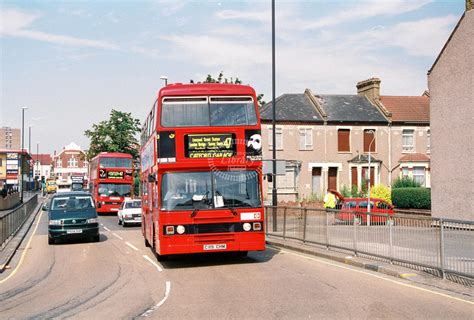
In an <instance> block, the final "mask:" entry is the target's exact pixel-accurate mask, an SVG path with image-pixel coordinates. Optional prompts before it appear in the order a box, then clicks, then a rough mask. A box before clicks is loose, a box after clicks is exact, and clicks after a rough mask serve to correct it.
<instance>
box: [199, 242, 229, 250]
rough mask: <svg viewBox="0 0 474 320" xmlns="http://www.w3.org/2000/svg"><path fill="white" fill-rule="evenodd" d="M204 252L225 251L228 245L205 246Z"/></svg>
mask: <svg viewBox="0 0 474 320" xmlns="http://www.w3.org/2000/svg"><path fill="white" fill-rule="evenodd" d="M203 249H204V250H225V249H227V245H226V244H225V243H221V244H205V245H204V248H203Z"/></svg>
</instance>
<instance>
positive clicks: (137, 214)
mask: <svg viewBox="0 0 474 320" xmlns="http://www.w3.org/2000/svg"><path fill="white" fill-rule="evenodd" d="M117 215H118V224H119V225H123V226H124V227H125V226H126V225H129V224H140V223H142V200H140V199H125V200H124V201H123V203H122V205H121V206H120V209H119V211H118V213H117Z"/></svg>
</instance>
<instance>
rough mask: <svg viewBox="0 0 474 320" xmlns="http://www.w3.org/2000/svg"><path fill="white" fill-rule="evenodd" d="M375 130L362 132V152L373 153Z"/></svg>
mask: <svg viewBox="0 0 474 320" xmlns="http://www.w3.org/2000/svg"><path fill="white" fill-rule="evenodd" d="M375 145H376V141H375V130H373V129H366V130H364V152H369V147H370V152H375Z"/></svg>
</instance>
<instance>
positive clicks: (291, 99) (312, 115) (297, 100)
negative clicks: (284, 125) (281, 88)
mask: <svg viewBox="0 0 474 320" xmlns="http://www.w3.org/2000/svg"><path fill="white" fill-rule="evenodd" d="M272 106H273V104H272V102H269V103H267V104H266V105H265V106H263V107H262V109H261V110H260V117H261V119H262V120H263V121H271V120H272V112H273V108H272ZM276 121H295V122H323V119H322V117H321V115H320V114H319V113H318V112H317V111H316V108H315V107H314V105H313V103H312V102H311V100H310V99H309V98H308V97H307V96H306V95H305V94H304V93H286V94H283V95H281V96H279V97H278V98H277V99H276Z"/></svg>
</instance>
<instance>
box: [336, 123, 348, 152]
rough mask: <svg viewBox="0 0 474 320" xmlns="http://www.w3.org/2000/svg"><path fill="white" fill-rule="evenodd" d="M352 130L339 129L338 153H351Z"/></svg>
mask: <svg viewBox="0 0 474 320" xmlns="http://www.w3.org/2000/svg"><path fill="white" fill-rule="evenodd" d="M350 137H351V130H350V129H339V130H338V131H337V151H339V152H350V151H351V144H350Z"/></svg>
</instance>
